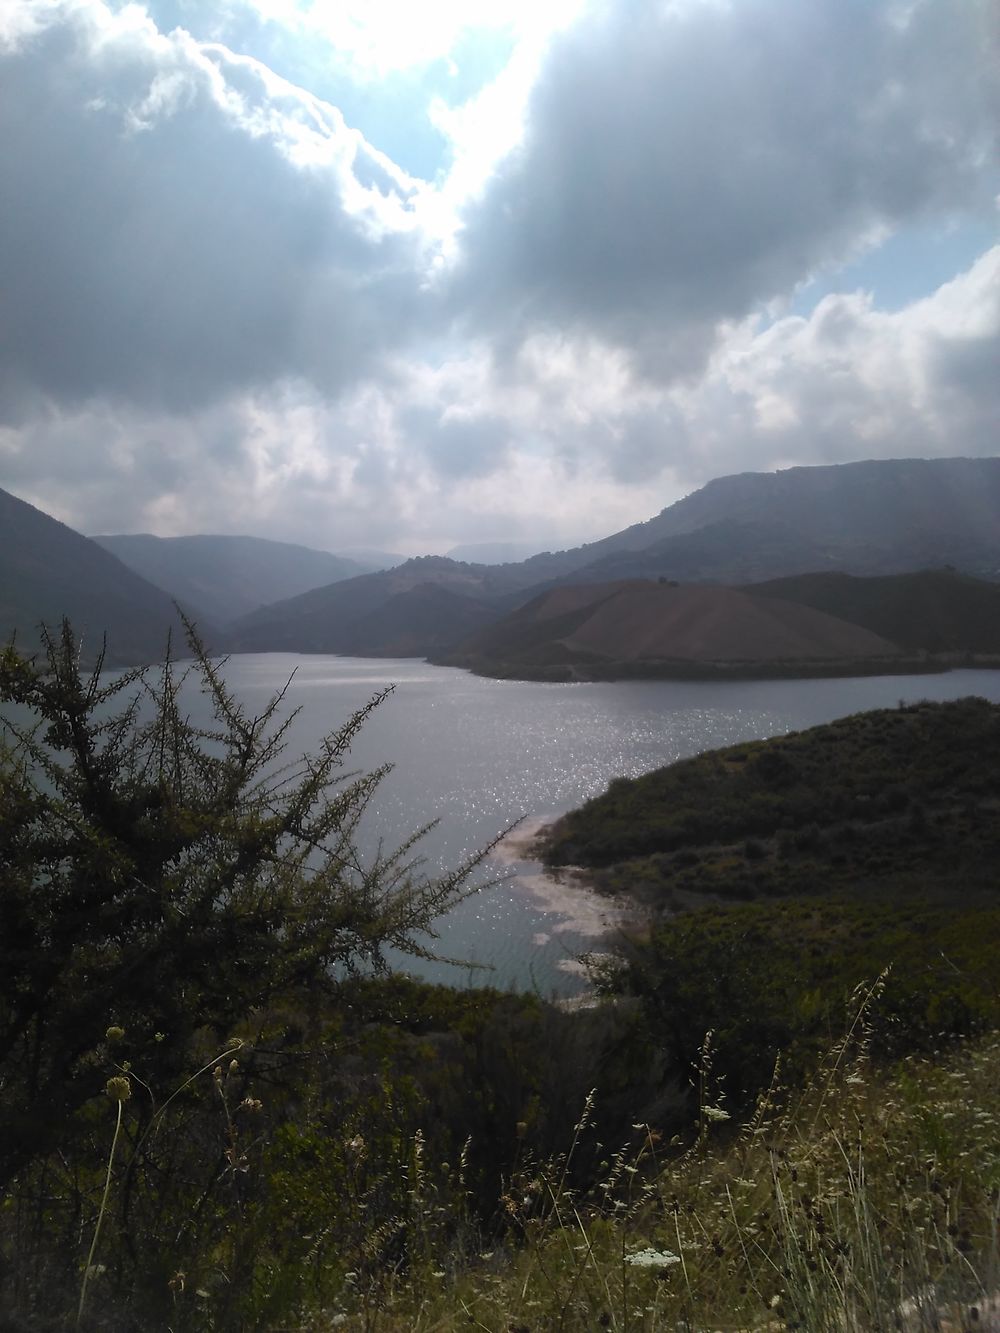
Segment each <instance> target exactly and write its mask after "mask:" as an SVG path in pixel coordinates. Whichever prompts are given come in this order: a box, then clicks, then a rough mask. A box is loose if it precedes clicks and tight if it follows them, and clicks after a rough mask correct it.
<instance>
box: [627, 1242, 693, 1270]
mask: <svg viewBox="0 0 1000 1333" xmlns="http://www.w3.org/2000/svg"><path fill="white" fill-rule="evenodd" d="M680 1261H681V1259H680V1255H679V1254H673V1253H671V1251H670V1250H654V1249H652V1248H651V1247H647V1248H646V1249H645V1250H636V1251H634V1252H633V1253H632V1254H627V1255H626V1256H625V1262H626V1263H627V1264H633V1265H634V1266H635V1267H636V1268H672V1267H673V1265H674V1264H679V1263H680Z"/></svg>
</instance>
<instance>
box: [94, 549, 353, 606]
mask: <svg viewBox="0 0 1000 1333" xmlns="http://www.w3.org/2000/svg"><path fill="white" fill-rule="evenodd" d="M93 540H94V541H95V542H98V543H100V545H101V546H103V547H104V549H105V550H106V551H110V552H111V553H112V555H116V556H117V557H118V559H119V560H121V561H122V563H123V564H126V565H128V567H129V568H130V569H133V570H135V572H136V573H137V574H140V575H141V576H142V577H143V578H144V579H148V580H149V581H150V583H155V584H156V585H157V587H159V588H162V589H163V590H164V591H165V592H168V593H169V594H170V595H171V596H172V597H176V598H177V600H178V601H180V602H183V603H185V604H187V605H189V606H191V607H193V608H195V609H196V611H197V613H198V614H199V615H200V616H202V617H205V618H206V619H208V620H212V621H215V622H216V623H217V624H225V623H226V622H228V621H231V620H236V619H237V618H238V617H239V616H242V615H245V614H246V613H247V612H248V611H253V610H255V609H256V608H257V607H259V606H263V605H265V604H266V603H268V602H277V601H281V600H283V599H284V598H286V597H294V596H296V595H297V594H298V593H302V592H307V591H308V590H309V589H310V588H319V587H322V586H323V585H325V584H328V583H334V582H337V581H338V580H340V579H349V578H355V577H356V576H357V575H359V574H364V573H367V572H368V570H370V569H372V568H373V566H371V565H368V566H365V565H363V564H360V563H358V562H357V561H354V560H348V559H347V558H346V557H344V556H339V555H331V554H330V552H329V551H315V550H312V549H311V548H310V547H308V546H296V545H294V544H292V543H290V542H273V541H267V540H265V539H264V538H262V537H216V536H195V537H153V536H151V535H150V534H149V533H136V534H129V535H124V534H122V535H117V536H102V537H95V538H94V539H93Z"/></svg>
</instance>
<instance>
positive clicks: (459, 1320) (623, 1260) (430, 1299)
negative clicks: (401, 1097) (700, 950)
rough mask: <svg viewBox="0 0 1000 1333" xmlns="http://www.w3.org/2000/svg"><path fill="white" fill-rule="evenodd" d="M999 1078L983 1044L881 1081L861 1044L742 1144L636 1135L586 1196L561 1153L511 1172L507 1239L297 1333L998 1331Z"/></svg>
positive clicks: (713, 1136)
mask: <svg viewBox="0 0 1000 1333" xmlns="http://www.w3.org/2000/svg"><path fill="white" fill-rule="evenodd" d="M998 1070H1000V1041H998V1039H997V1037H996V1036H991V1037H988V1038H981V1039H978V1040H976V1041H971V1042H968V1043H965V1044H963V1045H960V1046H958V1047H956V1048H954V1049H951V1050H949V1051H947V1052H946V1053H944V1054H941V1055H939V1056H937V1057H930V1056H919V1057H917V1056H914V1057H911V1058H909V1059H907V1060H905V1061H903V1062H902V1063H901V1064H900V1065H899V1066H898V1067H896V1068H895V1069H894V1070H892V1071H889V1072H885V1073H882V1074H878V1073H875V1072H873V1071H872V1069H871V1068H870V1066H869V1063H868V1058H867V1053H866V1043H865V1040H864V1034H863V1032H855V1034H854V1036H853V1037H852V1039H851V1040H850V1041H849V1042H847V1043H843V1044H841V1045H840V1046H838V1047H836V1048H834V1050H833V1051H832V1052H831V1054H830V1057H829V1059H828V1061H827V1063H826V1065H825V1066H824V1068H823V1069H822V1070H821V1071H820V1072H819V1074H818V1075H817V1077H816V1079H815V1080H814V1081H813V1083H812V1084H811V1086H810V1087H809V1088H808V1089H807V1090H806V1092H805V1093H804V1094H802V1095H800V1096H797V1097H795V1098H794V1099H793V1100H792V1101H791V1102H790V1103H786V1104H784V1105H783V1102H785V1101H786V1094H784V1093H783V1092H782V1090H781V1088H780V1087H779V1086H776V1085H775V1086H772V1087H771V1089H770V1090H769V1092H768V1093H767V1095H766V1096H765V1097H763V1098H762V1100H761V1103H760V1105H759V1106H758V1108H757V1112H756V1114H755V1115H754V1116H753V1118H752V1119H751V1120H750V1121H749V1122H748V1123H747V1124H746V1125H745V1126H743V1127H742V1128H741V1129H739V1130H734V1129H733V1128H732V1124H731V1122H729V1121H727V1120H726V1119H725V1118H724V1113H721V1112H720V1108H718V1107H713V1108H712V1109H714V1110H715V1111H716V1113H717V1114H716V1116H715V1117H712V1118H710V1119H708V1120H707V1121H705V1122H703V1126H702V1130H701V1131H700V1132H698V1133H697V1135H696V1137H695V1139H694V1141H693V1143H692V1144H691V1145H690V1146H688V1147H687V1148H686V1149H683V1150H679V1149H678V1146H677V1145H663V1144H662V1143H659V1142H657V1139H656V1134H655V1131H652V1130H651V1129H649V1128H648V1127H646V1126H639V1125H637V1126H636V1136H635V1139H634V1141H633V1142H632V1144H631V1145H630V1146H629V1147H628V1148H627V1149H625V1150H623V1151H621V1152H619V1153H616V1154H613V1155H611V1156H609V1158H608V1159H607V1160H606V1163H605V1172H604V1174H603V1176H602V1178H601V1180H600V1181H599V1182H598V1183H597V1184H596V1185H595V1186H594V1187H593V1188H592V1189H590V1190H588V1191H586V1192H583V1193H578V1192H575V1191H574V1190H573V1189H571V1188H568V1187H567V1171H566V1160H565V1159H555V1160H554V1161H551V1162H548V1163H546V1164H544V1165H540V1164H532V1163H528V1162H526V1163H524V1164H523V1166H522V1168H521V1169H520V1171H519V1172H518V1174H517V1175H516V1177H515V1178H513V1179H512V1180H511V1182H510V1188H509V1190H508V1207H509V1213H510V1221H511V1227H510V1233H509V1235H508V1237H507V1238H506V1240H502V1241H499V1242H498V1241H493V1242H491V1243H490V1246H489V1248H488V1249H487V1250H485V1251H484V1252H481V1253H480V1254H479V1255H478V1257H476V1258H474V1259H473V1260H472V1261H471V1262H470V1263H469V1264H466V1265H460V1266H457V1267H453V1266H449V1264H448V1260H447V1258H445V1257H442V1260H441V1265H440V1266H439V1267H435V1268H432V1269H430V1270H429V1271H425V1272H423V1273H421V1274H418V1275H414V1276H412V1277H411V1276H402V1275H401V1276H400V1277H399V1279H398V1280H397V1281H395V1282H394V1283H393V1284H392V1286H391V1287H390V1289H389V1290H388V1291H387V1292H386V1293H385V1295H384V1298H383V1301H382V1304H381V1306H380V1308H378V1309H377V1310H374V1309H368V1310H365V1311H361V1310H359V1309H358V1308H357V1304H356V1301H355V1300H353V1299H352V1298H351V1296H350V1295H348V1294H345V1297H344V1299H343V1301H342V1302H341V1303H340V1305H339V1307H338V1308H335V1309H332V1310H331V1309H329V1308H328V1309H327V1310H325V1311H324V1312H322V1313H317V1314H316V1315H315V1316H314V1317H313V1318H312V1319H311V1320H307V1321H306V1322H304V1323H303V1324H302V1327H303V1328H304V1329H305V1328H309V1329H311V1330H316V1333H319V1330H321V1329H327V1328H334V1327H337V1328H344V1329H351V1330H354V1329H357V1330H362V1329H363V1330H365V1333H369V1331H370V1333H375V1330H380V1331H381V1333H402V1330H410V1329H412V1330H414V1333H451V1330H458V1329H465V1328H478V1329H483V1330H489V1331H490V1333H526V1331H529V1330H530V1331H531V1333H534V1331H535V1330H549V1329H559V1330H565V1331H566V1333H583V1331H584V1330H587V1331H588V1333H589V1331H590V1330H594V1329H600V1328H609V1329H615V1330H620V1331H621V1333H639V1331H640V1330H649V1331H650V1333H652V1331H653V1330H660V1329H671V1330H676V1329H681V1330H691V1333H694V1330H709V1329H713V1330H726V1331H727V1333H729V1331H733V1333H735V1331H736V1330H758V1329H802V1330H808V1331H809V1333H827V1331H829V1333H877V1331H879V1330H886V1333H888V1330H897V1329H904V1330H912V1331H913V1333H916V1330H932V1329H936V1330H953V1331H954V1333H958V1330H966V1329H968V1330H971V1329H987V1328H994V1329H995V1328H997V1327H1000V1308H998V1305H997V1301H996V1293H997V1290H998V1283H1000V1260H998V1250H997V1225H998V1191H1000V1134H998V1126H1000V1081H998V1078H997V1074H998ZM708 1081H709V1084H710V1081H711V1080H710V1071H709V1074H708ZM588 1115H589V1108H588V1110H587V1112H585V1115H584V1116H583V1118H582V1119H581V1122H580V1125H579V1127H578V1134H579V1136H580V1137H581V1138H582V1137H583V1136H585V1134H586V1132H587V1125H588Z"/></svg>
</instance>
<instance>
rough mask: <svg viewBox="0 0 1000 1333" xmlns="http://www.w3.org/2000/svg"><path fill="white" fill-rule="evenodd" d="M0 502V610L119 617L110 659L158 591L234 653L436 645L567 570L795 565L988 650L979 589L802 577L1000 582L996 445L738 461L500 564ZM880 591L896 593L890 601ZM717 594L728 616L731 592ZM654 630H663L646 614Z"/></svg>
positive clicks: (6, 614) (846, 604)
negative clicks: (986, 450) (978, 626)
mask: <svg viewBox="0 0 1000 1333" xmlns="http://www.w3.org/2000/svg"><path fill="white" fill-rule="evenodd" d="M5 504H6V509H5V510H4V511H3V512H2V513H0V519H3V518H4V517H5V516H6V518H7V521H6V523H5V524H4V526H3V529H2V530H0V559H2V561H4V562H5V563H4V564H2V565H0V576H2V577H3V588H2V597H3V599H4V600H3V602H2V603H0V613H2V614H0V628H6V630H7V632H8V633H9V632H10V631H11V630H12V629H13V628H15V627H16V628H17V629H18V631H19V632H20V633H21V634H22V635H24V634H26V633H28V632H29V630H30V627H31V626H34V625H36V624H37V623H38V621H40V620H47V621H53V622H57V621H58V619H59V618H60V617H61V616H62V615H63V614H68V615H69V616H70V617H71V618H72V619H73V620H74V621H75V622H78V623H79V624H81V625H85V626H87V627H88V633H91V632H92V630H91V627H97V631H98V632H101V631H103V630H104V629H105V628H107V629H109V630H110V631H112V633H113V637H114V638H115V639H116V640H117V643H118V650H120V651H121V654H122V660H151V659H152V658H155V657H159V656H160V655H161V654H162V643H163V641H164V638H165V634H163V633H159V632H158V633H157V634H155V635H154V634H153V633H152V630H153V628H154V627H160V628H161V629H163V630H165V628H166V626H168V625H172V626H174V627H175V628H176V625H177V617H176V613H175V612H174V609H173V607H172V605H171V598H170V597H169V596H167V595H166V594H167V593H169V594H171V596H173V597H175V598H177V600H178V601H179V602H180V603H181V604H182V606H184V607H185V609H187V610H190V611H193V612H194V614H195V618H196V619H197V620H198V622H199V625H200V627H201V628H203V629H205V628H206V627H208V626H210V625H211V624H212V622H213V621H215V620H219V621H221V620H225V621H226V622H227V630H226V634H225V638H224V639H223V640H222V642H221V643H220V640H219V638H218V637H217V636H215V635H214V634H213V636H212V640H213V644H214V645H216V646H220V647H226V648H228V649H229V650H230V651H235V652H244V651H247V652H267V651H287V652H306V653H342V654H347V655H353V656H368V655H371V656H381V655H405V656H426V655H428V654H434V655H436V656H438V657H440V656H441V655H447V653H448V652H449V651H452V650H454V649H455V648H456V647H457V645H459V644H460V643H462V642H463V641H464V640H467V639H469V638H471V637H472V636H474V635H476V634H479V633H481V632H482V631H484V630H485V629H486V627H487V626H488V625H489V624H490V623H492V622H497V621H500V620H501V619H502V618H503V617H505V616H508V615H509V614H510V613H511V612H512V611H515V610H516V609H517V608H518V607H519V606H523V605H524V604H525V603H527V602H529V601H530V600H531V599H532V598H536V597H539V596H541V595H543V594H545V593H547V592H552V591H553V590H554V589H558V588H560V587H565V586H566V585H571V584H579V585H582V586H591V585H595V584H603V585H607V584H615V583H622V582H635V581H636V580H640V581H641V580H654V581H655V580H665V581H666V582H681V583H684V584H716V585H720V586H721V587H722V588H732V587H733V586H734V585H746V584H747V583H758V584H760V583H764V582H767V581H773V580H778V579H785V580H787V579H790V578H791V579H799V580H800V583H799V584H798V585H797V586H796V587H795V588H792V587H791V586H790V585H789V586H788V587H786V589H785V591H784V592H780V590H779V589H777V588H774V589H772V593H776V592H777V593H780V595H781V597H782V600H784V601H786V602H788V603H790V604H795V605H798V606H800V607H806V606H808V607H810V608H811V609H812V610H814V611H817V612H822V613H823V614H826V615H832V616H833V617H834V618H838V619H841V620H845V621H847V622H848V623H850V624H852V625H853V626H854V627H855V628H857V627H859V626H860V627H861V628H864V629H866V630H868V631H869V632H870V633H871V634H874V635H876V636H877V637H880V638H883V639H886V640H888V641H889V642H891V643H898V644H899V645H900V646H901V647H906V646H907V645H910V646H909V648H908V651H918V652H928V651H935V649H934V648H933V647H929V646H927V645H928V644H930V643H931V639H932V638H934V636H936V638H934V642H939V643H941V644H946V643H953V644H959V645H960V646H959V647H958V648H956V651H983V652H992V651H994V650H993V648H992V647H991V646H983V647H975V646H974V644H973V636H972V635H971V634H970V632H969V628H968V627H969V623H970V616H971V615H972V611H971V609H970V608H972V607H973V606H975V607H978V608H979V611H977V612H976V614H978V615H979V616H980V618H985V620H986V621H988V622H989V623H988V624H986V627H985V629H984V632H983V634H981V635H980V636H979V638H978V639H977V640H976V643H977V644H982V645H990V644H992V642H993V639H992V637H991V636H992V634H993V629H992V625H993V621H992V620H991V619H990V617H991V616H992V610H991V607H992V603H991V602H990V593H989V592H988V591H985V592H984V591H983V589H982V588H971V587H968V586H964V585H963V587H961V588H959V587H958V586H957V585H954V586H952V587H950V588H944V589H943V588H942V587H938V586H936V585H935V586H934V587H932V586H931V585H930V584H925V585H916V584H915V585H913V587H912V588H910V589H909V591H908V592H906V593H905V594H904V592H903V591H901V590H900V589H899V588H893V589H892V590H888V591H887V590H886V589H883V590H881V591H879V590H873V589H872V587H871V586H870V585H869V586H867V588H866V590H861V589H860V587H858V588H855V589H854V590H853V591H851V588H850V585H848V584H846V583H844V582H843V579H841V581H840V582H838V583H836V584H834V583H828V584H823V585H820V584H817V583H816V582H815V580H814V579H813V581H812V582H810V581H809V580H805V581H802V580H803V579H804V578H805V576H807V575H808V576H810V578H812V576H819V577H821V578H822V577H823V576H832V575H840V576H856V577H860V576H865V577H868V578H871V577H873V576H890V575H892V576H895V575H897V574H901V573H907V572H910V573H915V572H917V571H921V570H924V571H926V570H927V569H929V568H935V567H937V568H940V567H941V566H953V567H954V568H955V569H956V570H958V571H961V572H963V573H964V574H966V575H970V576H971V575H974V576H978V577H981V578H985V579H989V580H993V581H995V582H997V583H1000V458H983V459H968V458H953V459H930V460H923V459H897V460H887V461H876V462H860V463H845V464H836V465H830V466H823V467H812V468H804V467H800V468H789V469H786V470H785V471H782V472H776V473H742V474H738V475H735V476H731V477H721V478H718V479H717V480H715V481H713V482H710V483H709V484H708V485H706V486H704V487H702V488H701V490H699V491H696V492H694V493H693V494H691V495H689V496H686V497H685V498H684V499H682V500H679V501H677V503H676V504H673V505H670V506H669V507H668V508H667V509H664V510H662V511H661V512H660V513H659V514H658V515H656V516H655V517H653V518H651V519H649V520H648V521H647V522H645V523H639V524H634V525H633V526H631V527H629V528H626V529H624V530H623V531H621V532H617V533H612V534H611V535H610V536H608V537H605V538H603V539H601V540H600V541H596V542H591V543H589V544H586V545H584V546H580V547H576V548H575V549H573V550H569V551H558V552H554V553H553V552H545V553H542V554H540V555H535V556H532V557H530V558H529V559H527V560H524V561H519V562H508V563H505V564H498V565H487V564H482V563H464V562H460V561H456V560H451V559H448V558H446V557H439V556H423V557H417V558H415V559H411V560H407V561H405V562H403V563H402V564H400V565H398V566H396V567H395V568H392V569H389V570H383V571H381V572H377V573H363V574H354V573H352V567H351V565H350V563H349V562H348V561H346V560H345V559H344V558H343V557H338V556H335V555H332V554H330V553H328V552H320V551H313V550H310V549H309V548H306V547H298V546H295V545H294V544H291V543H275V542H269V541H265V540H263V539H258V538H250V537H211V536H205V537H185V538H172V539H163V538H156V537H152V536H148V535H140V536H132V537H125V536H118V537H103V538H101V539H100V542H101V544H100V545H99V544H98V542H96V541H90V540H88V539H87V538H84V537H81V536H80V535H79V534H78V533H72V532H71V530H70V529H68V528H65V526H64V525H62V524H58V523H56V521H55V520H54V519H51V518H49V517H48V516H47V515H44V514H42V513H41V511H39V510H34V509H32V507H31V506H29V505H24V503H23V502H22V501H18V500H15V498H14V497H12V496H7V497H6V500H5ZM81 544H82V545H81ZM104 548H107V549H104ZM113 551H120V552H121V553H122V556H123V557H125V559H126V561H127V562H128V563H131V564H132V566H133V568H132V569H131V570H127V569H126V568H125V565H124V564H123V563H122V561H121V560H119V559H116V558H115V556H114V555H113V554H112V552H113ZM98 552H100V556H99V557H98V556H97V554H96V553H98ZM142 575H148V577H146V578H144V577H142ZM157 584H158V585H159V586H156V585H157ZM290 588H291V589H292V590H293V591H292V595H289V592H288V590H289V589H290ZM276 593H277V594H279V595H277V596H275V594H276ZM786 594H787V595H786ZM883 594H884V597H888V599H889V603H891V606H890V605H889V604H888V603H886V604H883V602H884V597H883ZM268 598H271V600H267V599H268ZM924 598H926V599H928V600H927V601H926V605H925V604H924V602H923V601H922V599H924ZM845 599H846V600H845ZM907 599H909V600H908V601H907ZM674 600H675V601H676V599H674ZM701 600H702V602H704V599H701ZM640 601H641V599H640ZM661 601H662V598H660V597H659V595H658V594H657V596H656V597H654V598H652V599H649V598H647V599H646V600H645V601H642V603H641V604H642V605H648V611H649V614H650V615H652V616H659V615H660V614H661V610H662V607H661ZM950 602H954V605H953V606H951V607H950V608H949V603H950ZM261 603H263V605H261ZM904 603H905V606H904ZM719 604H720V606H721V605H722V603H721V602H720V603H719ZM727 604H728V605H729V606H730V608H731V609H732V612H733V614H734V615H735V608H736V606H737V602H734V601H733V600H732V599H729V602H728V603H727ZM654 607H655V608H657V609H656V610H655V612H654ZM931 607H933V608H934V610H933V615H932V616H931V614H930V608H931ZM241 612H242V614H240V613H241ZM890 612H891V614H890ZM952 613H955V614H952ZM783 614H784V613H783ZM949 615H951V620H949ZM922 617H923V619H924V620H928V618H929V619H930V620H932V621H933V634H931V637H928V635H927V634H925V635H924V636H923V639H921V637H920V634H919V630H920V626H921V618H922ZM956 617H957V618H956ZM722 619H725V617H722ZM629 623H630V626H631V629H630V633H632V632H635V633H638V632H639V630H638V627H637V625H636V623H635V620H634V617H633V618H632V619H631V620H630V621H629ZM720 623H721V622H720ZM747 623H748V624H749V622H747ZM647 631H648V635H649V636H651V638H652V639H655V637H656V632H657V631H656V625H655V624H651V625H650V626H648V627H646V629H644V630H643V633H646V632H647ZM32 632H33V631H32ZM956 635H957V638H956ZM36 637H37V636H36ZM577 650H579V651H581V652H582V651H584V650H585V643H584V639H579V640H577V641H574V651H577ZM559 651H563V650H562V649H560V650H559ZM942 651H944V649H942ZM793 655H794V654H793Z"/></svg>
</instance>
